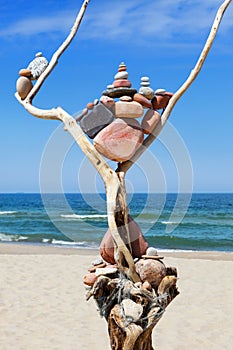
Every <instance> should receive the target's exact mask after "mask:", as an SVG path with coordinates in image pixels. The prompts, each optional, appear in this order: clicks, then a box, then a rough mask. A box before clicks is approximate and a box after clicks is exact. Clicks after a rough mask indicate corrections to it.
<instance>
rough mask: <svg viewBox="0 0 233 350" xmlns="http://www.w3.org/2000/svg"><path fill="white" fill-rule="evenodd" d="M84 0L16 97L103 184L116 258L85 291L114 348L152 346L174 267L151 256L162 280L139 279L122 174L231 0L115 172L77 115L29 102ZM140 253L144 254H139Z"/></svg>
mask: <svg viewBox="0 0 233 350" xmlns="http://www.w3.org/2000/svg"><path fill="white" fill-rule="evenodd" d="M89 1H90V0H86V1H84V2H83V4H82V7H81V9H80V11H79V13H78V15H77V18H76V20H75V23H74V25H73V27H72V29H71V31H70V34H69V35H68V37H67V38H66V40H65V41H64V42H63V43H62V45H61V46H60V47H59V49H58V50H57V51H56V52H55V53H54V55H53V56H52V59H51V61H50V63H49V65H48V67H47V68H46V69H45V71H44V72H43V73H42V74H41V76H40V77H39V79H38V80H37V82H36V84H35V85H34V87H33V88H32V90H31V91H30V92H29V93H28V95H27V97H26V98H25V99H24V100H22V99H21V98H20V96H19V95H18V93H16V94H15V96H16V98H17V100H18V101H19V102H20V103H21V104H22V105H23V106H24V108H25V109H26V110H27V111H28V112H29V113H30V114H31V115H33V116H36V117H38V118H42V119H51V120H54V119H55V120H60V121H61V122H63V124H64V125H65V129H66V130H67V131H68V132H69V133H70V134H71V136H72V137H73V138H74V140H75V141H76V143H77V144H78V146H79V147H80V149H81V150H82V151H83V153H84V154H85V156H86V157H87V158H88V159H89V161H90V162H91V163H92V165H93V166H94V167H95V169H96V170H97V171H98V173H99V174H100V176H101V177H102V179H103V181H104V184H105V188H106V197H107V214H108V225H109V229H110V232H111V236H112V239H113V243H114V258H115V262H116V263H117V269H116V273H115V275H114V276H112V278H111V277H106V276H102V275H100V276H99V277H98V278H97V280H96V282H95V284H94V285H93V287H92V289H91V290H90V291H89V295H88V298H90V297H91V296H93V297H94V299H95V300H96V302H97V304H98V306H99V309H100V311H101V314H102V316H105V318H106V320H107V322H108V326H109V335H110V340H111V347H112V349H113V350H153V347H152V330H153V328H154V326H155V325H156V323H157V322H158V321H159V320H160V318H161V317H162V315H163V313H164V311H165V308H166V307H167V305H168V304H169V303H170V302H171V301H172V300H173V299H174V298H175V297H176V296H177V295H178V294H179V292H178V290H177V288H176V281H177V272H176V269H175V268H173V267H166V266H165V264H163V262H162V261H160V257H158V258H157V259H158V260H157V262H156V263H155V261H153V259H152V261H150V262H149V263H150V264H151V268H152V266H154V268H155V269H159V270H160V273H161V276H160V277H161V278H162V279H160V280H159V281H157V282H158V284H155V281H156V280H157V277H158V276H157V277H156V276H154V279H153V278H152V280H151V281H150V283H149V282H148V280H145V281H144V279H143V278H142V275H143V273H144V272H143V271H142V270H141V271H140V269H143V268H144V269H145V266H146V263H145V262H143V261H142V259H139V261H138V262H137V263H136V264H135V263H134V260H133V257H132V255H131V252H130V251H129V249H130V239H129V238H128V243H129V244H128V246H129V249H128V248H127V246H126V244H125V242H124V241H123V239H122V237H121V235H120V233H119V227H120V226H119V222H123V224H124V225H125V234H126V236H128V237H129V229H128V225H127V224H128V208H127V203H126V192H125V183H124V176H125V173H126V172H127V171H128V170H129V169H130V167H131V166H132V164H133V163H134V162H135V161H136V160H137V159H138V158H139V156H140V155H141V154H142V153H143V152H144V151H145V149H146V148H148V147H149V146H150V144H151V143H152V142H153V141H154V140H155V138H156V137H157V136H158V135H159V133H160V132H161V130H162V129H163V127H164V125H165V124H166V121H167V120H168V118H169V116H170V114H171V112H172V110H173V108H174V106H175V104H176V102H177V101H178V100H179V99H180V97H181V96H182V95H183V94H184V92H185V91H186V90H187V89H188V88H189V86H190V85H191V84H192V82H193V81H194V80H195V79H196V77H197V75H198V74H199V72H200V70H201V68H202V66H203V64H204V61H205V59H206V57H207V55H208V52H209V50H210V48H211V46H212V43H213V41H214V39H215V36H216V33H217V30H218V28H219V25H220V22H221V19H222V17H223V14H224V12H225V10H226V9H227V7H228V6H229V4H230V3H231V0H227V1H224V2H223V4H222V5H221V6H220V8H219V10H218V12H217V15H216V18H215V20H214V23H213V25H212V29H211V31H210V34H209V37H208V39H207V41H206V44H205V46H204V48H203V50H202V52H201V55H200V57H199V59H198V61H197V64H196V65H195V67H194V69H193V70H192V71H191V73H190V75H189V77H188V79H187V80H186V81H185V82H184V84H183V85H182V86H181V87H180V88H179V89H178V90H177V92H176V93H175V94H174V95H173V97H172V98H171V99H170V102H169V104H168V106H167V107H166V109H165V111H164V113H163V114H162V116H161V122H160V124H159V125H158V126H157V127H156V128H155V129H154V130H153V132H152V134H150V135H149V136H148V137H147V138H146V139H145V140H144V142H143V145H142V146H141V148H140V149H139V150H138V151H137V153H136V154H135V155H134V156H133V157H132V158H131V159H130V160H128V161H125V162H123V163H120V164H118V169H117V170H116V171H114V170H113V169H112V168H111V167H110V166H109V165H108V163H107V162H106V161H105V160H104V158H103V157H102V156H101V154H100V153H99V152H98V151H97V150H96V148H95V147H94V146H93V144H92V143H91V142H90V141H89V140H88V138H87V137H86V135H85V134H84V132H83V131H82V129H81V127H80V126H79V125H78V124H77V122H76V120H75V119H74V118H73V117H72V116H71V115H69V114H68V113H67V112H66V111H65V110H63V109H62V108H61V107H57V108H52V109H49V110H42V109H39V108H37V107H35V106H33V105H32V101H33V98H34V97H35V96H36V94H37V93H38V91H39V89H40V88H41V86H42V84H43V83H44V81H45V79H46V78H47V77H48V76H49V74H50V73H51V72H52V70H53V69H54V67H55V66H56V64H57V63H58V59H59V57H60V56H61V55H62V54H63V52H64V51H65V50H66V48H67V47H68V46H69V44H70V43H71V41H72V40H73V38H74V36H75V35H76V33H77V30H78V28H79V25H80V23H81V20H82V18H83V16H84V13H85V10H86V7H87V5H88V3H89ZM142 257H143V256H142ZM142 257H141V258H142ZM143 258H146V257H145V256H144V257H143ZM147 258H148V257H147ZM149 258H150V257H149ZM150 260H151V259H150ZM155 260H156V259H155ZM140 273H141V274H140ZM139 276H140V277H139ZM142 282H143V283H142ZM137 310H139V311H140V310H141V311H140V312H139V314H137Z"/></svg>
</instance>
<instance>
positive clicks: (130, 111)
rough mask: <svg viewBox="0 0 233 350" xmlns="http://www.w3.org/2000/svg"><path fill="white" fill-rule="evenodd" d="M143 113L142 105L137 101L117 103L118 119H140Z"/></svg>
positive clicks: (116, 115) (116, 114)
mask: <svg viewBox="0 0 233 350" xmlns="http://www.w3.org/2000/svg"><path fill="white" fill-rule="evenodd" d="M143 113H144V111H143V107H142V105H141V104H140V103H138V102H135V101H132V102H127V101H117V102H116V104H115V117H116V118H140V117H141V116H142V115H143Z"/></svg>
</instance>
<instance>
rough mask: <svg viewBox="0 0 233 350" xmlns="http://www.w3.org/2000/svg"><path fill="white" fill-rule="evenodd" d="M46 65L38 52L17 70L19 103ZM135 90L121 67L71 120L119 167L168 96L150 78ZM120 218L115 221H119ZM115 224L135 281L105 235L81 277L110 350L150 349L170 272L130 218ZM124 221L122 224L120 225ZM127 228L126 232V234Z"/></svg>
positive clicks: (173, 277)
mask: <svg viewBox="0 0 233 350" xmlns="http://www.w3.org/2000/svg"><path fill="white" fill-rule="evenodd" d="M47 66H48V61H47V60H46V58H45V57H43V56H42V53H41V52H38V53H37V54H36V57H35V59H34V60H32V61H31V62H30V63H29V65H28V67H27V68H24V69H21V70H20V71H19V75H20V77H19V78H18V80H17V83H16V89H17V92H18V94H19V96H20V97H21V99H22V100H24V99H25V98H26V96H27V95H28V93H29V92H30V90H31V89H32V87H33V84H32V81H33V80H37V79H38V78H39V76H40V75H41V74H42V73H43V71H44V70H45V69H46V67H47ZM140 85H141V86H140V88H139V91H137V90H136V89H134V88H132V86H131V82H130V81H129V79H128V72H127V68H126V65H125V64H124V62H122V63H121V64H120V65H119V67H118V72H117V73H116V75H115V76H114V81H113V83H112V84H110V85H108V86H107V89H106V90H105V91H103V93H102V96H101V97H100V99H96V100H95V101H94V102H89V103H88V104H87V105H86V108H85V109H83V111H82V113H81V114H79V115H78V116H76V121H77V123H79V125H80V127H81V128H82V130H83V132H84V133H85V134H87V135H88V137H89V138H91V139H93V145H94V147H95V148H96V149H97V151H98V152H99V153H101V154H102V155H103V156H104V157H106V158H108V159H109V160H112V161H116V162H118V163H120V162H124V161H127V160H130V159H131V158H132V157H133V156H134V154H135V153H136V151H137V150H138V149H139V148H140V147H141V146H142V144H143V141H144V137H145V135H148V134H151V133H152V132H153V130H154V129H155V128H156V126H158V125H159V123H160V121H161V114H162V113H163V111H164V109H165V108H166V107H167V105H168V103H169V100H170V98H171V97H172V95H173V94H172V93H170V92H167V91H166V90H164V89H157V90H156V91H154V90H153V89H152V88H151V87H150V79H149V77H146V76H144V77H142V78H141V84H140ZM119 218H120V216H119ZM126 218H127V220H126V221H125V220H124V221H123V222H122V221H121V220H122V219H119V220H118V221H119V222H118V232H119V235H120V237H121V239H122V240H123V242H124V243H125V245H126V247H127V248H128V250H129V252H130V253H131V255H132V258H133V259H134V264H135V270H136V273H137V275H138V282H135V281H134V282H133V281H132V280H131V279H130V278H129V277H128V276H127V275H126V274H125V272H124V271H123V270H120V269H119V266H118V265H117V264H116V261H115V257H114V242H113V239H112V235H111V232H110V230H109V229H108V230H107V232H106V233H105V235H104V237H103V239H102V242H101V244H100V256H99V258H97V259H96V260H95V261H93V263H92V266H91V267H90V268H89V269H88V272H87V273H86V275H85V276H84V277H83V282H84V284H85V286H86V288H87V289H88V293H87V300H89V298H90V297H93V298H94V299H95V301H96V303H97V305H98V308H99V312H100V315H101V316H103V317H105V318H106V320H107V322H108V330H109V336H110V343H111V348H112V349H113V350H122V349H124V350H153V347H152V336H151V334H152V330H153V327H154V326H155V324H156V323H157V322H158V321H159V319H160V318H161V317H162V315H163V313H164V311H165V308H166V307H167V305H168V304H169V303H170V302H171V301H172V300H173V299H174V298H175V297H176V295H178V294H179V292H178V290H177V287H176V281H177V271H176V268H175V267H166V266H165V264H164V262H163V257H162V256H159V255H158V253H157V251H156V249H155V248H154V247H149V245H148V242H147V241H146V239H145V237H144V236H143V234H142V232H141V230H140V227H139V226H138V224H137V223H136V222H135V221H134V220H133V218H132V217H131V216H130V215H129V210H128V208H127V214H126ZM125 222H127V223H126V224H125ZM126 226H127V229H126Z"/></svg>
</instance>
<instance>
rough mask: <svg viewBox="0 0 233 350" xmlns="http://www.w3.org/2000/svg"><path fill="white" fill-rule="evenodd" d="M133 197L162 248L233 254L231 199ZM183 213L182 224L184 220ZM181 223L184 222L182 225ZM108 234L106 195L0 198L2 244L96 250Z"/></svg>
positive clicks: (147, 231)
mask: <svg viewBox="0 0 233 350" xmlns="http://www.w3.org/2000/svg"><path fill="white" fill-rule="evenodd" d="M176 200H177V195H176V194H166V195H162V194H150V195H148V194H134V195H132V196H129V198H128V203H129V208H130V213H131V216H132V217H133V218H134V219H135V221H137V223H138V224H139V225H140V227H141V230H142V232H143V234H144V235H145V237H146V238H147V240H148V241H149V244H150V245H152V246H155V247H157V248H158V249H169V250H170V249H171V250H173V249H178V250H212V251H230V252H232V251H233V194H193V195H192V198H191V201H190V203H189V206H188V210H187V211H186V210H185V206H186V204H187V202H188V197H187V196H186V195H183V197H182V198H181V200H180V201H179V205H178V206H177V207H176V209H175V212H174V213H173V215H172V217H171V218H170V216H171V213H172V211H173V209H174V207H175V202H176ZM184 214H185V216H184V217H183V219H182V220H181V218H182V216H183V215H184ZM180 220H181V222H179V221H180ZM106 230H107V215H106V203H105V197H104V195H97V194H95V195H91V194H88V195H87V194H86V195H82V194H67V195H65V197H64V196H62V195H55V194H54V195H52V194H50V195H47V196H45V197H44V196H43V200H42V198H41V195H40V194H0V242H1V241H2V242H24V243H29V242H30V243H34V244H53V245H65V246H72V247H82V248H97V247H98V246H99V244H100V241H101V239H102V237H103V235H104V233H105V232H106Z"/></svg>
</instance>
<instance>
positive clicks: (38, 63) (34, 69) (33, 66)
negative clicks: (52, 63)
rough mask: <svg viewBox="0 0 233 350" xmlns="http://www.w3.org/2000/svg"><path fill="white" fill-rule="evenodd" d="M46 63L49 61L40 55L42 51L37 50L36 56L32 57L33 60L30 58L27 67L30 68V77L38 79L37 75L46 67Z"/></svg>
mask: <svg viewBox="0 0 233 350" xmlns="http://www.w3.org/2000/svg"><path fill="white" fill-rule="evenodd" d="M48 64H49V63H48V61H47V59H46V58H45V57H43V56H42V52H38V53H37V54H36V58H34V60H32V61H31V62H30V63H29V65H28V67H27V68H28V69H30V70H31V79H33V80H35V79H38V78H39V76H40V75H41V74H42V73H43V72H44V70H45V69H46V68H47V67H48Z"/></svg>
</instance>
